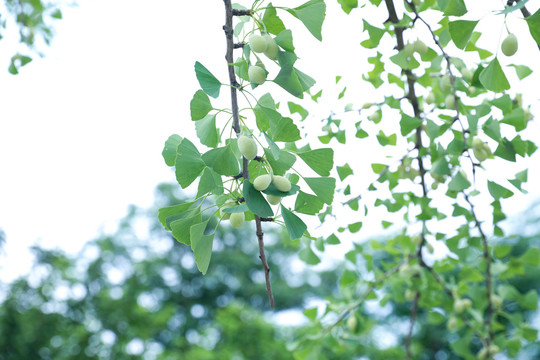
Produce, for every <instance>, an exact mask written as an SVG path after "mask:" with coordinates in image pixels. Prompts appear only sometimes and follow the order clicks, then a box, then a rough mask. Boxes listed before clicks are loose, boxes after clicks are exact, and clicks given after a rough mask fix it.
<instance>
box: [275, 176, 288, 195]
mask: <svg viewBox="0 0 540 360" xmlns="http://www.w3.org/2000/svg"><path fill="white" fill-rule="evenodd" d="M272 182H273V183H274V186H275V187H276V188H277V189H278V190H279V191H283V192H288V191H290V190H291V187H292V185H291V182H290V181H289V179H287V178H286V177H283V176H280V175H274V177H273V178H272Z"/></svg>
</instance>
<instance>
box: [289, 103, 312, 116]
mask: <svg viewBox="0 0 540 360" xmlns="http://www.w3.org/2000/svg"><path fill="white" fill-rule="evenodd" d="M287 105H288V106H289V111H290V113H291V114H295V113H296V114H298V115H300V117H301V118H302V120H305V119H306V118H307V116H308V115H309V111H307V110H306V109H304V107H303V106H301V105H298V104H295V103H293V102H292V101H289V102H288V103H287Z"/></svg>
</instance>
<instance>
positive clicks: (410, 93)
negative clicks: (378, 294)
mask: <svg viewBox="0 0 540 360" xmlns="http://www.w3.org/2000/svg"><path fill="white" fill-rule="evenodd" d="M385 3H386V8H387V9H388V21H390V22H392V23H393V24H399V18H398V16H397V13H396V8H395V6H394V2H393V0H385ZM394 30H395V32H396V40H397V47H396V48H397V50H398V51H401V50H403V48H404V47H405V42H404V40H403V31H404V30H405V28H404V27H403V26H395V28H394ZM403 71H404V73H405V76H406V77H407V94H406V97H407V98H408V99H409V102H410V103H411V105H412V107H413V111H414V116H415V117H416V118H418V119H420V118H421V111H420V106H419V104H418V97H417V96H416V91H415V83H416V77H415V75H414V74H413V72H412V71H411V70H403ZM423 147H424V146H423V144H422V126H419V127H418V128H416V144H415V148H416V150H417V151H418V155H417V157H416V160H417V161H418V170H419V174H420V185H421V186H422V195H423V197H424V198H427V186H426V169H425V166H424V160H423V158H422V149H423ZM424 231H425V220H423V221H422V233H421V235H420V236H421V240H420V244H419V245H418V249H417V250H416V254H415V257H416V258H418V262H419V264H420V265H421V266H424V267H425V266H426V263H425V262H424V259H423V257H422V248H423V247H424V245H425V243H426V237H425V233H424ZM417 276H418V275H417ZM419 299H420V293H419V292H417V293H416V295H415V297H414V301H413V305H412V309H411V316H410V325H409V331H408V334H407V338H406V340H405V350H406V353H407V359H411V358H412V353H411V339H412V335H413V328H414V323H415V320H416V314H417V312H418V301H419Z"/></svg>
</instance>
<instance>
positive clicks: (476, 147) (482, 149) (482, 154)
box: [472, 138, 491, 162]
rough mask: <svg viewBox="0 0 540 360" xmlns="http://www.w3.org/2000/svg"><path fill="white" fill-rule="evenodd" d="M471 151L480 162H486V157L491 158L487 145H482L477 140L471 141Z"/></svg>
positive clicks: (481, 142) (482, 143) (480, 141)
mask: <svg viewBox="0 0 540 360" xmlns="http://www.w3.org/2000/svg"><path fill="white" fill-rule="evenodd" d="M472 149H473V154H474V156H475V157H476V159H478V161H480V162H482V161H484V160H486V159H487V158H488V157H490V156H491V149H490V148H489V146H488V144H486V143H484V142H483V141H482V140H480V139H478V138H474V139H473V141H472Z"/></svg>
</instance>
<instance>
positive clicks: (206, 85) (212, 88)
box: [195, 61, 221, 99]
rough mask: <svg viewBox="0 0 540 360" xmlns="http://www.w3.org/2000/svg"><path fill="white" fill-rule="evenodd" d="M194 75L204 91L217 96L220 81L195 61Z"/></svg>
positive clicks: (214, 96)
mask: <svg viewBox="0 0 540 360" xmlns="http://www.w3.org/2000/svg"><path fill="white" fill-rule="evenodd" d="M195 75H196V76H197V80H199V84H200V85H201V88H202V89H203V90H204V92H205V93H207V94H208V95H210V96H211V97H213V98H214V99H216V98H217V97H218V96H219V90H220V88H221V82H220V81H219V80H218V79H217V78H216V77H215V76H214V75H212V73H211V72H210V71H209V70H208V69H207V68H205V67H204V65H203V64H201V63H200V62H198V61H197V62H195Z"/></svg>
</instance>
